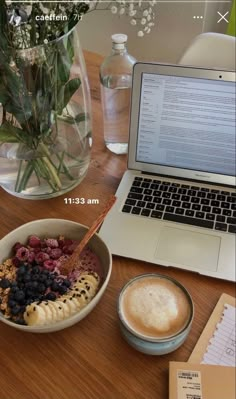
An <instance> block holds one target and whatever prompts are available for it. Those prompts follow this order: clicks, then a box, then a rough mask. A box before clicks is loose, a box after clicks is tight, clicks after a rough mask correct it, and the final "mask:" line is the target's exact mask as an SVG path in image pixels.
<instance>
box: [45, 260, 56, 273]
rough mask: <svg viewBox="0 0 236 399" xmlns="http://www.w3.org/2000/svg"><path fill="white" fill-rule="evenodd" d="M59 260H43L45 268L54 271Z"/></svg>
mask: <svg viewBox="0 0 236 399" xmlns="http://www.w3.org/2000/svg"><path fill="white" fill-rule="evenodd" d="M56 265H57V262H56V261H55V260H50V259H49V260H45V261H44V262H43V266H44V267H45V269H47V270H50V271H53V270H54V268H55V267H56Z"/></svg>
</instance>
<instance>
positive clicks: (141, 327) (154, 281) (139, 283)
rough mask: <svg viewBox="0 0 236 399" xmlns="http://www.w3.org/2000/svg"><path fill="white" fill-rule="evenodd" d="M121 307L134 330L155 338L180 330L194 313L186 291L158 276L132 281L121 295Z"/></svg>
mask: <svg viewBox="0 0 236 399" xmlns="http://www.w3.org/2000/svg"><path fill="white" fill-rule="evenodd" d="M120 311H121V315H122V318H123V320H124V322H126V324H127V325H128V326H129V327H130V328H131V329H132V330H134V331H135V332H136V333H138V334H139V335H142V336H146V337H147V338H150V337H153V338H155V339H156V338H168V337H171V336H173V335H175V334H177V333H178V332H180V331H181V330H182V329H183V328H184V327H185V326H186V325H187V323H188V321H189V319H190V316H191V307H190V302H189V300H188V297H187V294H186V293H185V292H184V291H183V290H182V289H181V288H180V287H179V286H178V285H176V284H175V283H174V282H172V281H171V280H169V279H166V278H162V277H159V276H147V277H146V276H143V277H141V278H138V279H135V280H134V281H133V282H131V284H129V285H128V286H127V288H126V289H125V290H124V292H123V295H122V296H121V301H120Z"/></svg>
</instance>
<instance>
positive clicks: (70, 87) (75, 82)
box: [57, 78, 81, 114]
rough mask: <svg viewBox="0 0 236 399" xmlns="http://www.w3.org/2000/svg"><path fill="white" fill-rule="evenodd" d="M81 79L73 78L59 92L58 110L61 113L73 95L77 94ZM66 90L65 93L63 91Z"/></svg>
mask: <svg viewBox="0 0 236 399" xmlns="http://www.w3.org/2000/svg"><path fill="white" fill-rule="evenodd" d="M80 84H81V81H80V79H79V78H74V79H71V80H70V81H69V82H68V83H66V84H65V86H64V87H62V88H61V90H60V92H59V93H58V101H57V105H58V106H57V111H58V113H59V114H61V113H62V110H63V109H64V108H65V107H66V105H67V104H68V102H69V101H70V99H71V97H72V96H73V95H74V94H75V92H76V90H78V88H79V87H80ZM63 91H64V93H63Z"/></svg>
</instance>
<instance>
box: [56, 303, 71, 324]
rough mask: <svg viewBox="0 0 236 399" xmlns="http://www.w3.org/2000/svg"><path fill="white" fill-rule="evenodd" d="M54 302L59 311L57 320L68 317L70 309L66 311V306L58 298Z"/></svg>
mask: <svg viewBox="0 0 236 399" xmlns="http://www.w3.org/2000/svg"><path fill="white" fill-rule="evenodd" d="M53 304H54V308H55V310H56V312H57V321H60V320H64V319H65V318H66V317H68V311H67V310H66V311H65V306H64V303H63V302H61V301H59V300H56V301H55V302H53Z"/></svg>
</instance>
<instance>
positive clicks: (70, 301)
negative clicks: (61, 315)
mask: <svg viewBox="0 0 236 399" xmlns="http://www.w3.org/2000/svg"><path fill="white" fill-rule="evenodd" d="M61 299H63V302H64V303H65V301H66V304H67V306H68V307H69V309H70V314H71V315H72V314H74V313H76V312H78V311H79V310H80V305H79V303H78V301H77V299H76V298H73V297H72V296H71V295H64V296H63V298H61Z"/></svg>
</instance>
